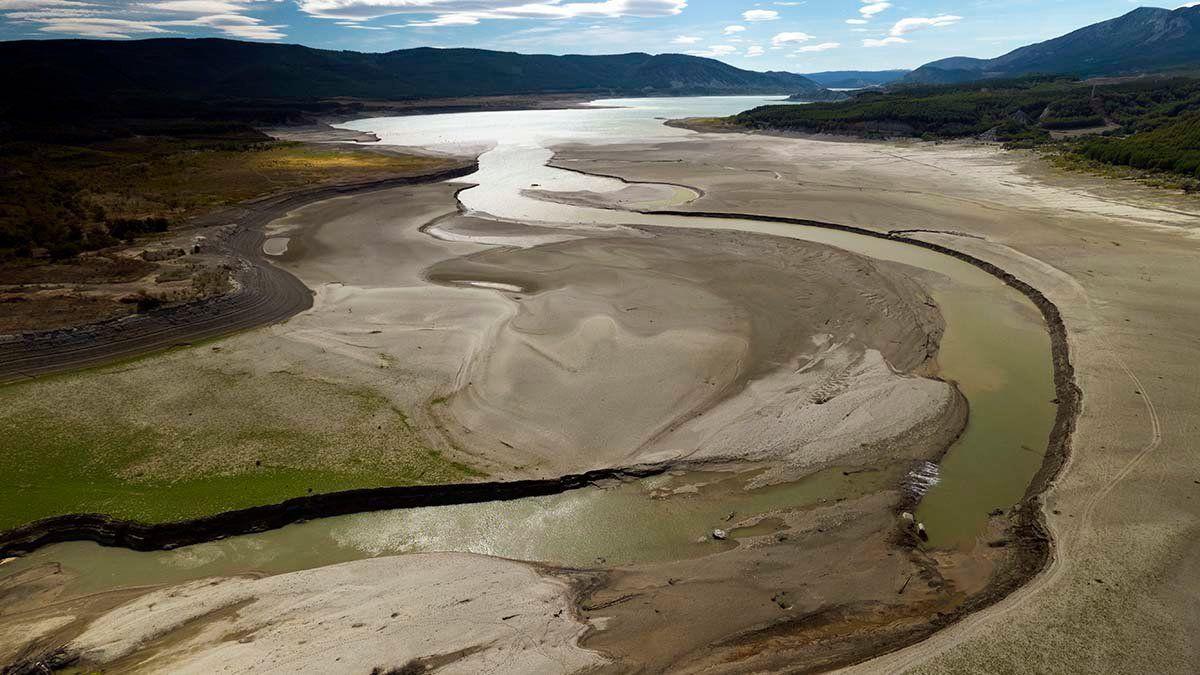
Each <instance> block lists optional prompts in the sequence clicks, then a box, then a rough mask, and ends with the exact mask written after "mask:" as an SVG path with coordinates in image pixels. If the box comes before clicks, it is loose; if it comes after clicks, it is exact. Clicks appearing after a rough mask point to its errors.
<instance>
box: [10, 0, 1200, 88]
mask: <svg viewBox="0 0 1200 675" xmlns="http://www.w3.org/2000/svg"><path fill="white" fill-rule="evenodd" d="M1143 4H1148V5H1149V6H1162V7H1167V8H1169V9H1173V8H1176V7H1179V6H1182V5H1185V4H1196V3H1195V2H1187V3H1184V2H1180V1H1179V0H1175V1H1173V2H1172V1H1170V0H1166V1H1164V2H1161V3H1160V4H1157V5H1154V4H1149V3H1145V2H1131V1H1130V0H878V1H877V0H795V1H790V2H789V1H779V2H772V1H762V0H0V40H21V39H44V38H66V37H86V38H94V39H110V40H129V39H140V38H153V37H227V38H235V39H242V40H258V41H264V42H284V43H299V44H303V45H308V46H310V47H319V48H324V49H349V50H355V51H367V52H381V51H390V50H393V49H404V48H408V47H421V46H430V47H477V48H481V49H498V50H505V51H516V52H524V53H539V54H612V53H622V52H633V51H642V52H650V53H654V54H658V53H666V52H675V53H687V54H695V55H698V56H709V57H713V58H718V59H720V60H722V61H725V62H727V63H730V64H732V65H735V66H738V67H740V68H746V69H750V70H760V71H761V70H787V71H791V72H801V73H803V72H817V71H822V70H842V69H857V70H885V69H891V68H914V67H917V66H919V65H921V64H923V63H927V62H929V61H933V60H935V59H939V58H944V57H947V56H975V57H992V56H998V55H1000V54H1003V53H1005V52H1007V51H1010V50H1012V49H1015V48H1017V47H1020V46H1023V45H1026V44H1030V43H1033V42H1038V41H1041V40H1046V39H1049V38H1052V37H1056V36H1058V35H1062V34H1064V33H1067V32H1070V31H1072V30H1074V29H1076V28H1080V27H1083V26H1085V25H1087V24H1091V23H1095V22H1097V21H1103V20H1105V19H1110V18H1113V17H1116V16H1119V15H1121V14H1124V13H1126V12H1128V11H1130V10H1132V9H1134V8H1135V7H1137V6H1139V5H1143Z"/></svg>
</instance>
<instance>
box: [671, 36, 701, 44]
mask: <svg viewBox="0 0 1200 675" xmlns="http://www.w3.org/2000/svg"><path fill="white" fill-rule="evenodd" d="M699 41H700V38H698V37H696V36H695V35H679V36H676V37H675V39H674V40H671V44H673V45H694V44H696V43H697V42H699Z"/></svg>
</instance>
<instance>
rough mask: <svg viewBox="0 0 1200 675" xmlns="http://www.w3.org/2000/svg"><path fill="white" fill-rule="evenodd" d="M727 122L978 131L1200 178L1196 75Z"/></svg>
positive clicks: (946, 90) (873, 103)
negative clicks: (1091, 133)
mask: <svg viewBox="0 0 1200 675" xmlns="http://www.w3.org/2000/svg"><path fill="white" fill-rule="evenodd" d="M729 121H730V122H731V123H733V124H736V125H739V126H742V127H751V128H758V129H780V130H786V131H799V132H806V133H832V134H851V135H858V136H864V137H875V138H882V137H896V136H908V137H916V138H923V139H926V140H940V139H956V138H981V139H984V140H993V141H999V142H1003V143H1007V144H1009V146H1010V147H1035V146H1041V145H1045V144H1049V143H1052V142H1053V143H1058V144H1059V145H1060V146H1061V149H1062V150H1064V151H1065V152H1067V153H1071V154H1077V155H1080V156H1083V157H1087V158H1089V159H1092V160H1095V161H1097V162H1101V163H1106V164H1115V165H1126V166H1131V167H1135V168H1138V169H1148V170H1155V171H1167V172H1174V173H1178V174H1182V175H1186V176H1191V177H1195V178H1200V79H1194V78H1171V79H1159V78H1142V79H1136V80H1129V81H1118V82H1110V83H1104V84H1095V83H1088V82H1080V81H1078V80H1072V79H1065V78H1050V77H1026V78H1020V79H1015V80H985V81H980V82H973V83H969V84H958V85H941V86H912V87H904V88H900V89H896V90H893V91H889V92H866V93H863V94H860V95H858V96H856V97H855V98H854V99H852V100H850V101H847V102H842V103H820V104H813V105H805V106H764V107H761V108H756V109H754V110H750V111H747V112H744V113H741V114H739V115H736V116H734V117H732V118H730V120H729ZM1079 130H1095V131H1096V133H1095V134H1093V135H1088V134H1086V133H1080V132H1079ZM1101 133H1102V134H1103V136H1099V134H1101Z"/></svg>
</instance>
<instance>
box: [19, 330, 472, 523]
mask: <svg viewBox="0 0 1200 675" xmlns="http://www.w3.org/2000/svg"><path fill="white" fill-rule="evenodd" d="M189 352H194V350H182V351H180V352H176V353H170V354H167V355H164V356H160V357H155V358H148V359H142V360H138V361H134V362H131V363H126V364H120V365H114V366H109V367H106V368H103V369H99V370H94V371H87V372H82V373H77V374H70V375H63V376H56V377H50V378H45V379H42V380H39V381H36V382H29V383H22V384H18V385H11V386H7V387H4V388H0V438H3V439H4V442H3V443H2V444H0V529H7V528H11V527H14V526H17V525H20V524H23V523H27V522H30V521H32V520H36V519H38V518H43V517H46V516H52V515H58V514H64V513H80V512H88V513H107V514H110V515H113V516H119V517H122V518H133V519H137V520H141V521H148V522H155V521H158V522H161V521H168V520H177V519H181V518H191V517H196V516H201V515H205V514H211V513H217V512H220V511H226V510H230V509H237V508H243V507H247V506H254V505H259V504H269V503H274V502H279V501H282V500H284V499H288V498H290V497H296V496H302V495H305V494H309V493H310V492H329V491H336V490H345V489H351V488H360V487H375V486H382V485H408V484H418V483H420V484H428V483H442V482H452V481H460V480H464V479H469V478H471V477H473V476H478V475H479V474H478V473H477V472H475V471H473V470H472V469H470V468H469V467H466V466H463V465H461V464H457V463H455V462H452V461H449V460H448V459H446V458H445V457H443V456H442V455H441V454H440V453H438V452H437V451H435V450H432V449H430V448H428V447H426V445H425V444H424V443H423V442H422V440H421V436H420V434H419V433H418V432H417V431H416V430H414V429H413V428H412V427H411V426H410V424H409V421H408V420H407V418H406V417H405V415H404V414H402V413H401V412H400V411H399V410H397V409H396V408H395V407H393V406H392V404H391V403H390V402H389V401H388V400H387V399H386V398H385V397H384V396H382V395H381V394H380V393H378V392H375V391H371V390H366V389H355V388H347V387H344V386H340V385H335V384H331V383H327V382H322V381H318V380H315V379H310V378H305V377H302V376H298V375H293V374H290V373H286V372H275V373H265V374H251V373H246V372H237V371H233V370H226V369H222V368H218V367H212V366H211V365H209V364H201V365H199V366H197V365H195V359H194V357H193V356H189ZM177 368H178V369H179V370H176V369H177ZM172 372H176V373H177V374H176V375H175V376H171V375H170V373H172Z"/></svg>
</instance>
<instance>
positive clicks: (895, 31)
mask: <svg viewBox="0 0 1200 675" xmlns="http://www.w3.org/2000/svg"><path fill="white" fill-rule="evenodd" d="M959 21H962V17H961V16H956V15H954V14H939V15H938V16H934V17H921V16H914V17H909V18H907V19H900V20H899V21H897V22H896V25H894V26H892V30H891V31H889V33H888V34H889V35H891V36H892V37H900V36H901V35H907V34H909V33H911V32H913V31H918V30H923V29H925V28H941V27H943V26H953V25H954V24H956V23H958V22H959Z"/></svg>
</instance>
